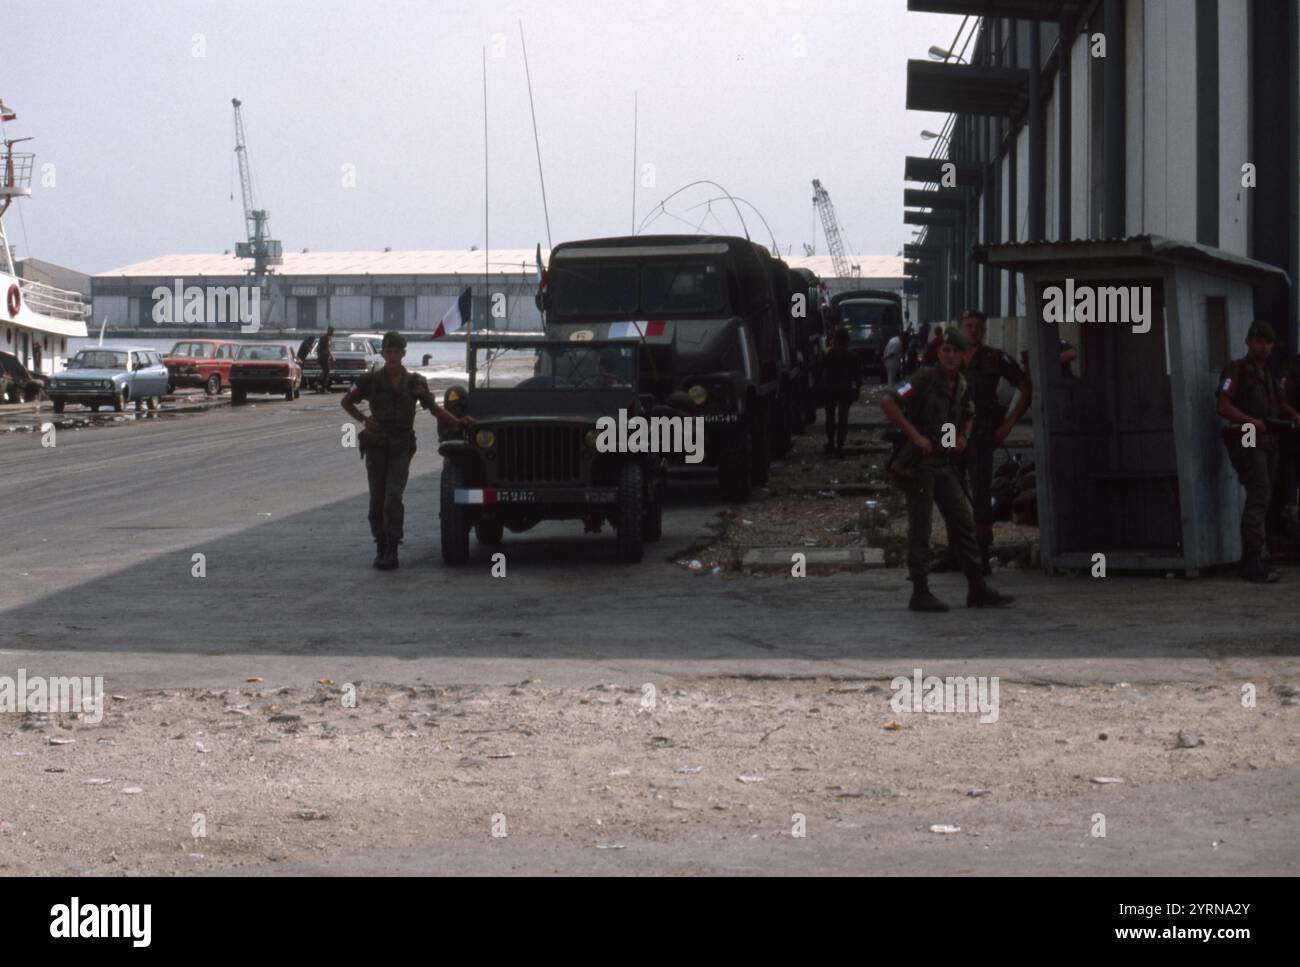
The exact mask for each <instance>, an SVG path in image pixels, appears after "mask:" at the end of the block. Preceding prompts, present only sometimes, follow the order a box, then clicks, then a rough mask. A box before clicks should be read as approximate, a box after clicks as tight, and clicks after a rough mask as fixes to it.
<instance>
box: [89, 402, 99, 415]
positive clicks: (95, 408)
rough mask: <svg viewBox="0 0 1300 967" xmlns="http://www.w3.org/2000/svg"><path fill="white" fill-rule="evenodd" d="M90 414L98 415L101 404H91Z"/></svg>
mask: <svg viewBox="0 0 1300 967" xmlns="http://www.w3.org/2000/svg"><path fill="white" fill-rule="evenodd" d="M90 412H92V413H98V412H99V404H98V403H91V404H90Z"/></svg>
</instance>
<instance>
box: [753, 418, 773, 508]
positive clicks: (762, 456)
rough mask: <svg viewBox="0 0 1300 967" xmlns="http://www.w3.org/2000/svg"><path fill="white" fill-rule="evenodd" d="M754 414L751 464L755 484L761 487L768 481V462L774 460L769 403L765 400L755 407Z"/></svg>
mask: <svg viewBox="0 0 1300 967" xmlns="http://www.w3.org/2000/svg"><path fill="white" fill-rule="evenodd" d="M753 413H754V416H753V420H752V422H751V423H750V424H749V428H750V434H749V438H750V451H749V457H750V461H749V462H750V466H751V467H752V468H753V471H752V473H751V477H752V478H753V481H754V484H755V486H758V487H761V486H763V484H765V483H767V472H768V464H769V463H771V462H772V449H771V440H772V435H771V432H770V430H769V429H768V420H769V418H770V414H769V412H768V403H767V401H766V400H765V401H763V402H762V403H759V404H758V405H757V406H755V407H754V410H753Z"/></svg>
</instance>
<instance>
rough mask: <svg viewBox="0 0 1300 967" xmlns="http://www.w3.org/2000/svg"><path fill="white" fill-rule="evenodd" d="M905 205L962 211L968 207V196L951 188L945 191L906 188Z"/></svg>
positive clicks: (904, 194)
mask: <svg viewBox="0 0 1300 967" xmlns="http://www.w3.org/2000/svg"><path fill="white" fill-rule="evenodd" d="M903 205H904V206H905V207H907V208H947V209H954V210H958V211H960V210H961V209H963V208H965V207H966V196H965V195H964V194H962V193H961V192H959V191H954V190H953V189H951V188H948V189H945V190H944V191H922V190H921V189H919V188H904V189H903Z"/></svg>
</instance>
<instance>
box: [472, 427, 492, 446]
mask: <svg viewBox="0 0 1300 967" xmlns="http://www.w3.org/2000/svg"><path fill="white" fill-rule="evenodd" d="M496 442H497V437H496V434H495V433H493V432H492V431H491V430H479V431H478V432H477V433H475V434H474V443H475V445H476V446H478V447H480V448H481V449H483V450H489V449H491V448H492V447H493V446H495V445H496Z"/></svg>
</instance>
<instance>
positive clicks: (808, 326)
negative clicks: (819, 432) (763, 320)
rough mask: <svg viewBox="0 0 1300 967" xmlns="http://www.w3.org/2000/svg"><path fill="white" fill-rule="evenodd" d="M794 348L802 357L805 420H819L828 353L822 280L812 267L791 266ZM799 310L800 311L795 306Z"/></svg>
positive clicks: (799, 390) (800, 388)
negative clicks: (822, 374)
mask: <svg viewBox="0 0 1300 967" xmlns="http://www.w3.org/2000/svg"><path fill="white" fill-rule="evenodd" d="M790 289H791V321H790V328H791V331H792V332H793V341H792V349H793V351H794V352H795V355H796V357H797V358H798V359H799V361H800V372H801V375H802V380H801V382H800V385H799V386H798V387H797V389H796V395H797V396H798V397H799V398H800V400H801V403H802V407H803V414H802V417H803V424H804V425H805V426H806V425H807V424H809V423H816V422H817V403H818V392H817V386H818V381H819V380H820V378H821V369H822V360H823V358H824V357H825V355H826V345H827V341H826V333H825V326H824V325H823V322H822V312H821V280H820V279H818V278H817V274H816V273H815V272H813V271H812V270H811V269H804V268H799V269H791V270H790ZM796 309H797V310H798V311H797V312H796V311H795V310H796Z"/></svg>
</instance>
